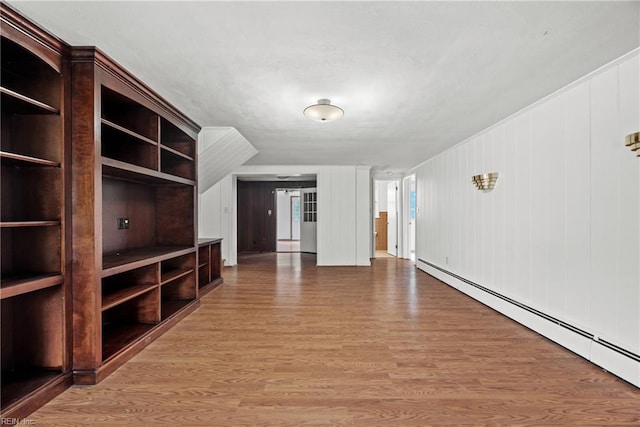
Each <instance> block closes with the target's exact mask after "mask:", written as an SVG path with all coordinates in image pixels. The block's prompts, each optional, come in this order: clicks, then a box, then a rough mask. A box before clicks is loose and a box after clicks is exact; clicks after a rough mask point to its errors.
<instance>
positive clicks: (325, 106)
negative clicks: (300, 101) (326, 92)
mask: <svg viewBox="0 0 640 427" xmlns="http://www.w3.org/2000/svg"><path fill="white" fill-rule="evenodd" d="M304 115H305V116H306V117H308V118H310V119H311V120H315V121H316V122H332V121H334V120H337V119H339V118H341V117H342V116H344V111H343V110H342V108H340V107H336V106H335V105H331V101H330V100H328V99H318V103H317V104H314V105H310V106H308V107H307V108H305V109H304Z"/></svg>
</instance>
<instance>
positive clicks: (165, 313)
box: [160, 299, 194, 321]
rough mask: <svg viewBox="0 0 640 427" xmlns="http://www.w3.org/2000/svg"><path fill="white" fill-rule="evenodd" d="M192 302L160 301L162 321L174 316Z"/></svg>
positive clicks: (183, 300) (182, 300)
mask: <svg viewBox="0 0 640 427" xmlns="http://www.w3.org/2000/svg"><path fill="white" fill-rule="evenodd" d="M193 301H194V300H192V299H167V300H164V301H162V305H161V307H160V314H161V315H162V320H163V321H164V320H166V319H168V318H169V317H171V316H173V315H175V314H176V313H178V312H179V311H181V310H182V309H183V308H185V307H186V306H188V305H189V304H191V303H192V302H193Z"/></svg>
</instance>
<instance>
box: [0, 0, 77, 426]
mask: <svg viewBox="0 0 640 427" xmlns="http://www.w3.org/2000/svg"><path fill="white" fill-rule="evenodd" d="M0 17H1V18H0V33H1V35H2V40H1V46H0V51H1V52H2V54H1V55H0V58H1V62H2V65H1V67H0V69H1V74H2V78H1V81H2V82H1V85H2V88H0V92H2V108H1V109H2V118H1V120H0V122H1V137H0V139H1V144H0V145H1V151H2V160H1V163H0V169H1V170H2V173H1V174H2V177H1V179H0V181H1V182H2V189H1V195H2V201H1V202H0V206H2V209H1V210H2V212H1V217H2V218H1V221H0V227H1V228H2V230H1V234H2V235H1V236H0V244H1V246H2V247H1V248H0V252H1V256H2V260H1V262H0V264H1V268H2V271H1V273H0V275H1V279H0V280H1V282H0V286H2V291H0V299H2V301H1V306H2V307H1V308H0V313H1V315H2V321H1V322H0V328H1V331H0V337H1V340H2V343H1V344H0V352H1V363H0V366H1V368H2V373H1V374H0V379H1V384H0V389H1V392H0V393H1V396H0V404H1V414H0V415H1V416H2V421H1V423H2V424H4V423H5V420H6V419H7V418H13V417H24V416H26V415H28V414H29V413H30V412H32V411H33V410H35V409H37V408H38V407H40V406H41V405H42V404H44V403H45V402H46V401H48V400H49V399H51V398H52V397H54V396H56V395H57V394H58V393H60V392H61V391H62V390H63V389H65V388H66V387H68V386H69V385H70V383H71V372H70V369H71V364H70V351H71V336H70V335H69V331H70V330H71V326H70V325H71V313H70V310H69V307H70V302H71V301H70V281H69V268H68V267H69V266H68V263H69V261H70V251H69V247H68V246H67V239H68V237H69V235H70V231H71V230H70V227H69V226H68V225H69V221H68V220H69V217H70V212H69V211H68V210H67V208H68V206H69V197H68V189H69V174H70V165H69V162H68V160H69V152H68V151H67V149H68V142H69V133H68V132H69V119H70V115H69V114H68V112H69V102H70V91H69V77H70V73H69V64H68V54H69V47H68V46H67V45H66V44H64V43H63V42H61V41H60V40H58V39H57V38H55V37H54V36H52V35H51V34H49V33H47V32H46V31H44V30H42V29H41V28H39V27H38V26H36V25H35V24H34V23H32V22H31V21H29V20H28V19H26V18H24V17H22V16H21V15H20V14H19V13H18V12H16V11H15V10H13V9H12V8H11V7H10V6H8V5H7V4H6V3H4V2H2V3H1V4H0Z"/></svg>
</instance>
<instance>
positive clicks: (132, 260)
mask: <svg viewBox="0 0 640 427" xmlns="http://www.w3.org/2000/svg"><path fill="white" fill-rule="evenodd" d="M71 64H72V72H73V79H72V90H73V98H72V108H73V116H72V133H73V134H72V138H73V148H72V150H71V151H72V168H73V173H72V185H73V210H74V220H73V225H72V226H73V235H74V245H73V246H74V259H73V265H74V268H73V309H74V322H73V330H74V338H75V339H74V342H73V371H74V380H75V382H76V383H78V384H93V383H96V382H98V381H100V380H102V379H103V378H104V377H105V376H107V375H108V374H109V373H111V372H112V371H113V370H115V369H116V368H117V367H118V366H120V365H121V364H122V363H124V362H125V361H126V360H128V359H129V358H131V357H132V356H133V355H135V354H136V353H137V352H139V351H140V350H141V349H142V348H144V347H145V346H146V345H147V344H148V343H150V342H151V341H153V340H154V339H155V338H157V337H158V336H159V335H160V334H162V333H163V332H164V331H165V330H166V329H168V328H169V327H171V326H172V325H173V324H175V323H176V322H177V321H179V320H180V319H181V318H183V317H184V316H186V315H187V314H189V313H190V312H191V311H193V310H194V309H195V308H196V307H197V306H198V304H199V301H198V299H197V297H198V282H197V274H198V267H197V255H198V254H197V251H198V247H197V245H196V236H197V229H196V224H197V218H196V215H197V206H196V204H197V189H196V160H197V159H196V138H197V134H198V132H199V130H200V128H199V127H198V125H196V124H195V123H193V122H192V121H191V120H190V119H188V118H187V117H185V116H184V115H182V114H181V113H180V112H179V111H177V110H176V109H175V108H174V107H173V106H171V105H170V104H169V103H168V102H167V101H165V100H164V99H162V98H161V97H160V96H159V95H157V94H156V93H155V92H153V91H152V90H151V89H150V88H148V87H147V86H146V85H145V84H144V83H142V82H141V81H139V80H138V79H137V78H135V77H134V76H132V75H131V74H130V73H129V72H127V71H126V70H125V69H123V68H122V67H121V66H119V65H118V64H117V63H115V62H114V61H112V60H111V59H110V58H108V57H107V56H106V55H104V54H103V53H102V52H100V51H99V50H98V49H96V48H85V47H82V48H72V51H71Z"/></svg>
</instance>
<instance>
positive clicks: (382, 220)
mask: <svg viewBox="0 0 640 427" xmlns="http://www.w3.org/2000/svg"><path fill="white" fill-rule="evenodd" d="M375 225H376V251H386V250H387V213H386V212H383V211H381V212H380V217H379V218H376V224H375Z"/></svg>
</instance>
